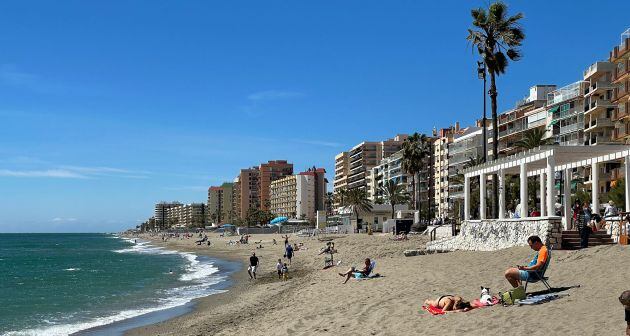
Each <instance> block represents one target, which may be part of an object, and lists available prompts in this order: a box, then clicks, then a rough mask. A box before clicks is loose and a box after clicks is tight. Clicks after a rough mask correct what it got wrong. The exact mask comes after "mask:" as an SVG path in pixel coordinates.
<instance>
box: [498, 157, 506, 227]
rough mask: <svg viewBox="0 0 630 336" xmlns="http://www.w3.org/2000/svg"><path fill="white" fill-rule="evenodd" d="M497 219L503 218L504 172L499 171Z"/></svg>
mask: <svg viewBox="0 0 630 336" xmlns="http://www.w3.org/2000/svg"><path fill="white" fill-rule="evenodd" d="M497 175H498V177H499V219H504V218H505V172H504V171H503V169H499V172H498V174H497Z"/></svg>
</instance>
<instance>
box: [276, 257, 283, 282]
mask: <svg viewBox="0 0 630 336" xmlns="http://www.w3.org/2000/svg"><path fill="white" fill-rule="evenodd" d="M282 268H283V265H282V259H278V263H277V264H276V269H277V270H278V280H281V279H282Z"/></svg>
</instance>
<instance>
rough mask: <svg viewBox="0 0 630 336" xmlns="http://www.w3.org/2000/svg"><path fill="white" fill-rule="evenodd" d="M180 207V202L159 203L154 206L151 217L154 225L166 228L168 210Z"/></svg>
mask: <svg viewBox="0 0 630 336" xmlns="http://www.w3.org/2000/svg"><path fill="white" fill-rule="evenodd" d="M179 206H182V203H180V202H160V203H156V204H155V209H154V212H153V217H154V218H155V225H156V226H157V227H158V228H160V229H164V228H167V227H168V213H167V212H168V209H171V208H175V207H179Z"/></svg>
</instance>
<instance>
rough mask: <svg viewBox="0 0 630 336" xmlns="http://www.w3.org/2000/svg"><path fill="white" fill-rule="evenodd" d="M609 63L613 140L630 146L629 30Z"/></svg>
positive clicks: (615, 49)
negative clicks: (613, 105)
mask: <svg viewBox="0 0 630 336" xmlns="http://www.w3.org/2000/svg"><path fill="white" fill-rule="evenodd" d="M609 61H610V62H611V63H613V64H614V71H613V77H612V80H613V84H614V85H615V88H614V91H613V96H612V102H613V103H614V104H616V105H617V109H616V111H615V113H613V118H612V119H613V121H614V123H615V124H614V126H615V129H614V131H613V138H614V139H615V140H616V141H618V142H621V143H625V144H630V28H629V29H627V30H626V31H625V32H623V33H622V34H621V44H619V45H618V46H616V47H615V48H614V49H613V50H612V51H611V52H610V58H609ZM626 183H628V182H627V181H626Z"/></svg>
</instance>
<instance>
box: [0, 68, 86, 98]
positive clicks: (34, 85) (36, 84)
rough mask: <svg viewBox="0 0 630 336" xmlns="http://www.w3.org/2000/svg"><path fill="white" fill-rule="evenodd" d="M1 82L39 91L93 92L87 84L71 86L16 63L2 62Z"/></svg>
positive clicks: (0, 69) (56, 92) (55, 92)
mask: <svg viewBox="0 0 630 336" xmlns="http://www.w3.org/2000/svg"><path fill="white" fill-rule="evenodd" d="M0 84H2V85H5V86H11V87H15V88H22V89H27V90H30V91H34V92H37V93H53V94H58V93H66V92H71V93H73V94H93V93H94V92H92V91H91V88H88V87H87V86H85V85H74V86H69V85H66V84H64V83H61V82H59V81H54V80H51V79H50V78H44V77H42V76H41V75H39V74H35V73H32V72H28V71H24V70H22V69H20V68H19V67H17V66H16V65H15V64H6V63H5V64H0Z"/></svg>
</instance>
